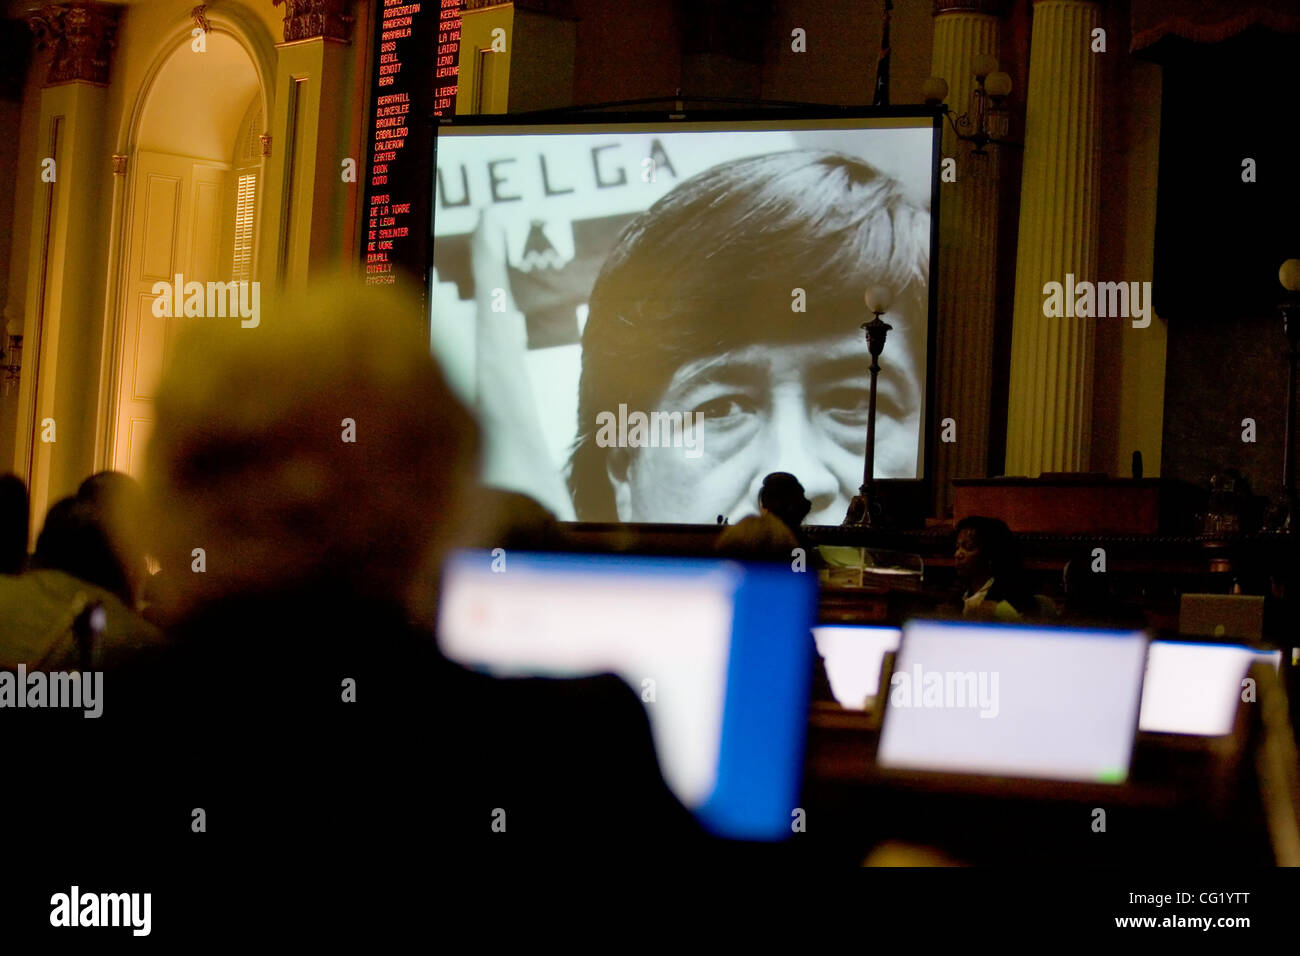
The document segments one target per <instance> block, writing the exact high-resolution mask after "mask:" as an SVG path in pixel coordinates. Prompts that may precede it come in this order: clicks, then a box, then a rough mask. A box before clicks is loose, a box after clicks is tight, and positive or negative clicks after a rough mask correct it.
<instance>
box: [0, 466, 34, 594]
mask: <svg viewBox="0 0 1300 956" xmlns="http://www.w3.org/2000/svg"><path fill="white" fill-rule="evenodd" d="M27 507H28V506H27V486H26V485H24V484H23V480H22V479H21V478H19V477H18V476H17V475H0V574H18V573H19V572H21V571H22V569H23V565H24V564H25V563H26V561H27V535H28V533H29V531H30V526H29V524H28V511H27Z"/></svg>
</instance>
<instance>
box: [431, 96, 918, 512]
mask: <svg viewBox="0 0 1300 956" xmlns="http://www.w3.org/2000/svg"><path fill="white" fill-rule="evenodd" d="M933 142H934V133H933V126H932V123H931V120H929V119H928V118H922V119H915V118H914V119H902V120H898V119H874V120H870V121H867V120H853V121H835V122H827V121H785V122H780V123H774V122H772V121H766V122H764V123H762V124H757V123H751V124H745V123H743V122H733V123H730V124H726V125H719V124H711V125H706V124H701V123H694V124H690V125H689V127H687V128H686V129H682V128H672V127H669V126H664V127H661V128H650V127H649V126H648V125H637V126H627V125H609V126H605V127H603V128H602V127H594V126H581V127H559V126H557V127H549V128H540V129H539V128H538V127H531V128H525V127H513V128H510V127H491V126H488V127H483V126H476V127H466V128H461V129H443V130H441V131H440V133H439V141H438V144H437V171H436V184H435V190H434V212H433V232H434V243H433V246H434V249H433V274H432V279H431V283H432V294H431V296H430V328H431V340H432V342H431V344H432V348H433V350H434V353H435V354H436V355H437V356H438V358H439V360H440V362H441V364H442V366H443V369H444V372H445V374H446V375H447V376H448V379H449V381H450V382H451V384H452V387H453V389H454V390H455V391H456V392H457V394H458V395H459V396H460V397H461V398H462V400H463V401H465V403H466V404H467V405H468V406H469V407H470V408H471V409H472V410H473V411H474V412H475V413H476V415H477V417H478V419H479V421H480V424H481V426H482V428H483V439H484V457H483V475H482V477H483V480H484V482H485V483H486V484H488V485H491V486H495V487H499V488H504V489H509V490H514V491H519V492H523V493H526V494H528V495H530V496H531V497H533V498H534V499H536V500H537V501H539V502H540V503H541V504H543V505H544V506H545V507H547V508H548V509H549V510H550V511H551V512H552V513H554V514H555V515H556V516H557V517H560V518H561V519H567V520H575V519H576V520H581V521H598V522H603V521H625V522H682V523H709V524H712V523H714V522H715V521H717V520H718V518H719V516H721V517H722V518H724V519H726V520H728V521H730V522H733V523H734V522H735V521H737V520H739V519H740V518H743V517H745V516H746V515H750V514H753V513H755V512H756V511H757V497H758V492H759V489H760V486H761V484H762V480H763V477H764V476H765V475H767V474H769V473H771V472H774V471H783V472H788V473H790V474H793V475H795V476H796V477H797V478H798V480H799V481H800V482H801V483H802V485H803V487H804V489H805V493H806V495H807V498H808V500H809V501H810V502H811V504H812V510H811V511H810V513H809V515H808V518H807V521H808V523H810V524H839V523H840V522H841V521H842V520H843V518H844V515H845V511H846V509H847V507H848V504H849V501H850V499H851V498H852V497H853V495H854V494H855V493H856V492H857V489H858V486H859V485H860V484H861V483H862V479H863V455H864V450H865V445H866V434H867V418H868V409H869V396H870V372H869V369H870V362H871V360H870V356H869V354H868V351H867V343H866V339H865V336H864V334H863V331H862V328H861V326H862V324H863V322H865V321H869V320H871V319H872V318H873V315H872V312H871V311H870V310H869V309H868V307H867V304H866V300H865V297H866V294H867V290H868V289H873V290H875V296H876V299H875V300H873V303H872V305H873V306H874V308H876V309H882V308H883V310H884V311H883V314H882V318H883V319H884V320H885V321H886V322H888V323H889V324H890V325H891V326H892V331H891V332H890V335H889V338H888V343H887V347H886V350H885V352H884V354H883V355H882V357H881V372H880V376H879V382H878V392H877V418H876V453H875V469H874V475H875V477H877V478H908V479H912V478H918V477H920V476H921V472H922V462H923V455H924V445H923V441H924V435H923V422H924V411H925V408H924V404H925V393H926V382H925V369H926V347H927V327H928V314H927V306H928V299H929V277H930V259H931V248H930V243H931V238H930V236H931V230H930V196H931V184H932V177H933V170H934V162H933V156H932V152H933Z"/></svg>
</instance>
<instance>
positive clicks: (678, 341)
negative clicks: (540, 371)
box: [568, 149, 930, 521]
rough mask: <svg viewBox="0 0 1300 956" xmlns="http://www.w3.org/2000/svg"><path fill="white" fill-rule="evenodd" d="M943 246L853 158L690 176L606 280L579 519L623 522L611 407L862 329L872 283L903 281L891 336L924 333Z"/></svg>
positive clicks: (629, 242)
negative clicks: (736, 363) (697, 371)
mask: <svg viewBox="0 0 1300 956" xmlns="http://www.w3.org/2000/svg"><path fill="white" fill-rule="evenodd" d="M929 257H930V215H929V210H928V209H927V208H926V207H924V206H921V205H918V204H916V203H914V202H912V201H911V200H909V199H908V198H907V197H906V196H905V195H904V193H903V190H902V185H901V184H900V183H899V182H898V181H897V180H896V179H893V178H892V177H890V176H888V175H886V174H885V173H882V172H881V171H880V170H878V169H876V168H875V167H874V166H872V165H870V164H869V163H866V162H864V161H862V160H860V159H856V158H854V157H852V156H846V155H844V154H841V153H837V152H831V151H827V150H811V149H799V150H790V151H786V152H780V153H768V154H765V155H762V156H752V157H748V158H745V159H738V160H733V161H731V162H726V163H721V164H719V165H717V166H714V167H712V168H710V169H708V170H705V171H704V172H703V173H700V174H698V175H696V176H694V177H692V178H691V179H688V180H686V181H685V182H683V183H682V184H681V185H679V186H677V187H676V188H675V189H673V190H672V192H670V193H668V194H667V195H666V196H664V197H663V198H662V199H660V200H659V201H658V202H656V203H655V204H654V205H653V206H651V207H650V209H648V210H647V211H646V212H644V213H642V214H641V215H640V216H638V217H637V218H636V219H635V220H633V221H632V222H631V223H629V224H628V226H627V227H626V228H625V229H624V230H623V233H622V235H621V236H620V237H619V240H618V243H617V244H616V245H615V247H614V249H613V251H612V252H611V253H610V255H609V258H608V259H606V261H605V264H604V266H603V267H602V269H601V271H600V274H599V276H598V277H597V278H596V283H595V286H594V287H593V289H592V293H591V297H590V300H589V311H588V316H587V324H586V327H585V328H584V330H583V336H582V376H581V380H580V383H579V388H578V430H577V440H576V442H575V444H574V449H573V453H572V456H571V458H570V468H569V478H568V480H569V490H570V492H571V493H572V496H573V502H574V507H575V509H576V512H577V517H578V520H580V521H614V520H617V517H618V516H617V512H616V509H615V505H614V494H613V489H612V487H611V484H610V479H609V474H608V470H607V460H608V456H609V455H611V454H620V453H623V454H625V453H626V452H623V451H622V450H620V449H617V448H601V447H598V446H597V444H596V442H595V432H596V427H597V426H596V416H597V414H598V413H600V412H601V411H615V412H616V411H617V409H618V406H619V404H620V403H626V404H627V406H628V408H629V409H630V410H642V411H647V412H648V411H652V410H658V405H657V404H656V403H657V402H658V401H659V400H660V398H661V396H662V395H663V392H664V389H665V388H666V387H667V385H668V383H669V381H670V380H671V379H672V377H673V375H674V373H675V372H676V371H677V370H678V369H679V368H681V367H682V365H683V364H685V363H686V362H689V361H692V360H694V359H697V358H703V357H706V356H709V355H715V354H718V353H721V352H724V351H727V350H730V349H733V348H737V347H743V346H747V345H752V344H756V343H764V344H783V343H802V342H809V341H815V340H817V339H819V338H822V337H826V336H832V335H844V334H847V333H852V332H856V330H857V328H858V326H859V325H860V324H861V323H862V322H863V321H864V320H866V319H868V318H869V316H868V315H867V313H866V307H865V305H864V304H863V293H864V292H865V291H866V289H867V287H868V286H871V285H883V286H886V287H888V288H891V289H892V290H894V292H895V303H896V306H895V308H894V309H893V310H891V314H890V316H889V322H890V323H891V324H892V325H894V326H895V328H896V329H897V330H898V331H896V332H895V333H893V336H891V339H892V338H894V337H895V336H906V335H913V334H918V333H919V334H924V321H925V317H926V296H927V290H926V280H927V276H928V272H929ZM796 289H802V290H803V292H804V295H805V297H806V300H805V311H803V312H795V311H793V310H792V304H794V303H795V301H796V299H795V298H794V296H795V294H796V293H795V290H796ZM909 321H910V322H915V323H920V324H921V325H920V328H919V329H909V328H907V323H908V322H909ZM674 410H676V411H686V410H685V409H674ZM664 411H672V410H669V409H664Z"/></svg>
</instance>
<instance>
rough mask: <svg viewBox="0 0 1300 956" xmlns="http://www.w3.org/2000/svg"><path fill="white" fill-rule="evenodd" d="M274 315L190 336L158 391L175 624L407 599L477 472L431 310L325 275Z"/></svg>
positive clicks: (161, 487) (163, 517)
mask: <svg viewBox="0 0 1300 956" xmlns="http://www.w3.org/2000/svg"><path fill="white" fill-rule="evenodd" d="M262 311H263V315H262V316H261V320H260V323H259V324H258V325H257V326H256V327H252V328H243V327H241V325H240V323H239V322H238V321H229V322H225V321H222V320H220V319H214V320H211V321H207V322H202V323H194V324H192V325H190V326H189V327H188V328H187V329H185V330H184V332H183V333H182V337H181V338H180V339H179V340H178V341H177V344H176V349H175V352H174V355H173V357H172V360H171V363H170V366H169V368H168V371H167V373H165V374H164V377H163V380H162V383H161V385H160V387H159V389H158V394H157V399H156V410H157V411H156V415H157V418H156V425H155V429H154V433H153V440H152V442H151V443H150V446H149V452H148V457H147V481H146V487H147V489H148V491H149V493H150V497H151V499H152V503H153V507H154V508H155V509H156V514H157V520H156V521H155V522H154V525H155V526H156V527H157V528H158V530H159V532H160V542H159V545H158V548H157V552H156V553H158V555H159V557H160V560H161V561H162V563H163V566H164V568H176V569H177V570H178V571H180V572H181V573H180V574H178V575H176V578H178V579H179V580H177V581H174V582H173V583H172V587H177V586H179V587H180V588H181V590H179V591H176V592H175V593H172V594H170V595H169V596H168V597H167V598H166V599H165V603H166V604H167V605H169V606H168V608H167V615H166V616H167V617H173V616H181V617H184V616H185V615H186V614H187V613H189V612H190V611H193V610H195V609H197V608H199V607H203V606H206V605H209V604H213V603H220V602H223V601H225V600H227V599H229V598H238V597H244V598H253V599H268V598H269V599H272V600H274V599H278V598H281V597H283V596H286V595H296V594H301V593H311V594H318V595H327V596H328V598H329V600H330V601H331V602H334V601H338V602H344V601H349V600H351V601H353V602H357V603H358V604H360V603H374V602H380V603H386V604H390V605H407V604H408V601H409V600H410V599H411V598H412V596H413V594H414V593H415V590H417V589H416V588H415V587H414V585H415V581H416V579H417V577H419V576H420V575H421V572H423V571H425V570H428V569H429V567H430V566H431V563H436V556H437V555H438V554H440V552H441V550H442V549H443V548H445V547H446V546H448V538H450V537H451V535H450V533H449V530H448V529H449V528H450V527H451V526H453V525H454V524H455V523H456V522H458V521H460V520H462V518H463V515H462V514H461V501H462V494H463V492H464V491H465V489H466V488H467V487H468V486H470V485H471V484H472V483H473V481H474V478H475V475H476V471H477V468H476V464H477V463H476V431H475V428H474V424H473V422H472V420H471V419H470V418H469V416H468V414H467V413H466V411H465V410H464V408H463V407H462V406H461V404H460V402H458V401H457V400H456V398H455V397H454V396H453V395H452V393H451V392H450V390H449V389H448V388H447V385H446V383H445V382H444V380H443V378H442V375H441V373H440V371H439V370H438V367H437V364H436V362H435V360H434V358H433V356H432V354H431V352H430V349H429V343H428V337H427V335H426V334H425V331H424V328H423V325H422V323H421V322H420V320H419V314H420V312H419V308H418V307H416V308H414V309H412V308H411V307H410V303H408V302H406V301H403V300H399V299H397V298H395V297H394V296H392V295H391V294H388V293H384V292H382V291H380V290H379V289H378V288H375V287H365V286H361V285H359V284H358V283H356V282H355V281H348V280H339V281H326V280H320V281H318V282H317V283H316V284H315V285H313V287H312V289H310V290H308V291H304V292H296V293H295V294H294V295H293V296H292V297H291V298H290V297H285V298H283V299H280V300H279V301H274V300H273V301H272V302H271V303H270V304H269V305H268V304H267V303H266V302H263V310H262ZM198 549H202V551H203V554H202V559H203V561H204V565H205V570H204V573H202V574H197V573H195V574H191V573H188V572H189V570H190V569H191V568H192V567H193V563H194V562H195V561H197V560H198V557H197V556H196V552H197V550H198ZM151 550H153V549H152V548H151Z"/></svg>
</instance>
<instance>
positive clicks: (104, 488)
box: [77, 471, 148, 603]
mask: <svg viewBox="0 0 1300 956" xmlns="http://www.w3.org/2000/svg"><path fill="white" fill-rule="evenodd" d="M77 500H79V501H84V502H86V503H87V504H88V505H90V507H92V508H93V509H95V511H96V512H97V513H98V515H99V520H100V524H101V525H102V526H103V528H104V531H105V532H106V533H107V534H108V537H109V541H110V543H111V544H112V545H113V550H114V551H115V552H116V554H117V557H118V561H119V562H120V563H121V565H122V568H123V569H124V570H125V571H126V574H127V582H128V584H130V586H131V589H132V593H133V594H136V595H138V594H139V593H140V591H141V589H142V588H143V586H144V580H145V577H146V576H147V574H148V571H147V569H146V565H145V548H144V536H143V527H142V526H143V524H144V521H145V500H144V489H143V488H142V487H141V486H140V483H139V482H138V481H136V480H135V479H134V478H132V477H131V476H130V475H128V474H126V473H125V472H121V471H99V472H96V473H95V474H93V475H91V476H90V477H89V478H87V479H86V480H85V481H83V482H82V483H81V487H79V488H78V489H77ZM128 603H129V602H128Z"/></svg>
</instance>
